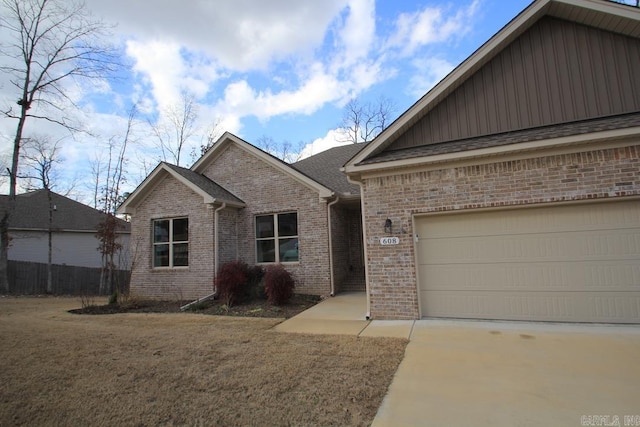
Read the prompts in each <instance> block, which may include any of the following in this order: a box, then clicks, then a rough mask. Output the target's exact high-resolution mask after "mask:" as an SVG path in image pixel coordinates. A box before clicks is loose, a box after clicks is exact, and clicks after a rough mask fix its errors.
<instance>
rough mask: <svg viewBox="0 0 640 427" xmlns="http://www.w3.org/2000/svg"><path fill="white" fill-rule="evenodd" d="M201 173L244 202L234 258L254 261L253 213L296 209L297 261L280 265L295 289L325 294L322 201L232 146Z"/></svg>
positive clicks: (325, 238) (324, 207)
mask: <svg viewBox="0 0 640 427" xmlns="http://www.w3.org/2000/svg"><path fill="white" fill-rule="evenodd" d="M204 175H206V176H208V177H209V178H211V179H212V180H214V181H215V182H217V183H218V184H220V185H222V186H223V187H225V188H226V189H227V190H228V191H230V192H231V193H233V194H235V195H236V196H237V197H239V198H240V199H242V200H243V201H244V202H245V203H246V204H247V207H245V208H243V209H241V210H239V211H238V216H237V236H238V238H237V257H238V259H242V260H244V261H245V262H247V263H248V264H250V265H253V264H255V261H256V253H255V222H254V218H255V216H256V215H260V214H273V213H279V212H293V211H295V212H297V213H298V235H299V262H297V263H285V264H284V266H285V268H286V269H287V270H288V271H290V272H291V273H293V274H294V275H295V277H296V279H297V285H296V286H297V288H296V292H298V293H307V294H319V295H320V294H325V295H326V294H328V293H329V292H330V288H331V282H330V276H329V253H328V247H329V242H328V230H327V204H326V202H324V201H321V200H320V198H319V195H318V193H317V192H316V191H314V190H312V189H310V188H308V187H306V186H304V185H302V184H301V183H299V182H298V181H296V180H295V179H293V178H292V177H290V176H289V175H287V174H285V173H284V172H282V171H280V170H279V169H277V168H275V167H273V166H271V165H269V164H268V163H266V162H265V161H263V160H261V159H259V158H258V157H257V156H254V155H253V154H252V153H249V152H247V151H245V150H243V149H242V148H240V147H238V146H236V145H234V144H231V145H229V146H228V147H227V148H226V149H225V150H224V151H223V152H222V153H220V154H219V156H218V157H217V158H216V159H215V160H214V161H213V162H212V164H210V165H208V166H207V167H206V169H205V170H204ZM221 251H226V249H223V248H221ZM225 256H226V255H225Z"/></svg>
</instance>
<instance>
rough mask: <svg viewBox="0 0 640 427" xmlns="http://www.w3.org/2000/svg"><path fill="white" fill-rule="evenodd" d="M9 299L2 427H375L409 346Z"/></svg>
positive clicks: (0, 309)
mask: <svg viewBox="0 0 640 427" xmlns="http://www.w3.org/2000/svg"><path fill="white" fill-rule="evenodd" d="M79 307H80V300H79V299H78V298H12V297H4V298H2V297H0V342H2V345H1V346H0V360H2V364H1V365H0V366H1V367H0V425H158V424H161V425H200V426H209V425H220V426H232V425H263V426H266V425H368V424H370V423H371V422H372V420H373V417H374V416H375V413H376V411H377V409H378V406H379V405H380V403H381V401H382V398H383V397H384V394H385V392H386V390H387V387H388V386H389V384H390V382H391V379H392V377H393V375H394V373H395V371H396V368H397V366H398V364H399V363H400V361H401V359H402V357H403V354H404V348H405V346H406V341H405V340H399V339H391V338H369V339H367V338H356V337H351V336H318V335H294V334H282V333H276V332H273V331H271V330H270V328H271V327H273V326H274V325H275V324H277V323H279V322H280V321H281V320H280V319H258V318H255V319H254V318H237V317H218V316H205V315H199V314H189V313H171V314H113V315H104V316H87V315H74V314H70V313H67V310H69V309H73V308H79Z"/></svg>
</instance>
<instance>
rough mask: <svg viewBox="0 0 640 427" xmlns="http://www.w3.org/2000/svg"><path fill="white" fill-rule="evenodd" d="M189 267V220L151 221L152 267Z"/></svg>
mask: <svg viewBox="0 0 640 427" xmlns="http://www.w3.org/2000/svg"><path fill="white" fill-rule="evenodd" d="M188 265H189V219H188V218H172V219H158V220H155V221H153V266H154V267H187V266H188Z"/></svg>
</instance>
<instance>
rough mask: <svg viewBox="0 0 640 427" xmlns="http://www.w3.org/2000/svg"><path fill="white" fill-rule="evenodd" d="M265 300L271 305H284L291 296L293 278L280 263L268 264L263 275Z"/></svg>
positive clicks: (293, 285) (293, 287)
mask: <svg viewBox="0 0 640 427" xmlns="http://www.w3.org/2000/svg"><path fill="white" fill-rule="evenodd" d="M264 282H265V284H264V287H265V291H266V293H267V300H268V301H269V303H271V304H273V305H284V304H286V303H287V302H288V301H289V300H290V299H291V297H292V296H293V290H294V289H295V287H296V284H295V280H294V279H293V277H292V276H291V273H289V272H288V271H287V270H285V269H284V267H283V266H282V265H280V264H276V265H270V266H269V267H267V272H266V273H265V277H264Z"/></svg>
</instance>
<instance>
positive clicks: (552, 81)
mask: <svg viewBox="0 0 640 427" xmlns="http://www.w3.org/2000/svg"><path fill="white" fill-rule="evenodd" d="M639 72H640V9H638V8H635V7H630V6H625V5H621V4H615V3H611V2H607V1H602V0H538V1H535V2H534V3H532V4H531V5H530V6H529V7H527V8H526V9H525V10H524V11H523V12H522V13H521V14H520V15H518V16H517V17H516V18H515V19H513V20H512V21H511V22H510V23H508V24H507V25H506V26H505V27H504V28H503V29H502V30H500V31H499V32H498V33H497V34H496V35H495V36H493V37H492V38H491V39H490V40H489V41H488V42H486V43H485V44H484V45H483V46H481V47H480V48H479V49H478V50H477V51H476V52H475V53H473V54H472V55H471V56H470V57H469V58H468V59H466V60H465V61H464V62H463V63H462V64H460V65H459V66H458V67H457V68H455V69H454V70H453V71H452V72H451V73H450V74H449V75H448V76H447V77H446V78H444V79H443V80H442V81H441V82H440V83H439V84H438V85H436V86H435V87H434V88H433V89H432V90H431V91H429V92H428V93H427V94H426V95H425V96H424V97H423V98H421V99H420V100H419V101H418V102H417V103H416V104H415V105H413V106H412V107H411V108H410V109H409V110H407V111H406V112H405V113H404V114H403V115H402V116H401V117H400V118H399V119H398V120H396V121H395V122H394V123H393V124H392V125H391V126H390V127H388V128H387V129H386V130H385V131H384V132H382V133H381V134H380V135H379V136H378V137H377V138H376V139H375V140H374V141H373V142H371V143H370V144H368V145H367V146H366V147H365V148H364V149H363V150H362V151H360V152H359V153H358V154H357V155H356V156H355V157H354V158H353V159H351V160H350V161H349V162H348V163H347V164H346V165H345V168H344V170H345V172H346V173H347V174H348V176H349V177H350V178H351V180H353V181H357V182H359V183H360V186H361V189H362V206H363V207H364V210H363V212H364V223H365V227H364V235H365V241H366V245H365V254H366V259H367V260H368V262H367V267H368V268H367V290H368V296H369V298H368V300H369V309H370V316H371V317H372V318H374V319H417V318H421V317H451V318H482V319H514V320H543V321H577V322H615V323H640V74H639ZM387 219H388V220H389V221H387ZM385 224H386V225H387V227H385ZM385 228H386V229H385ZM392 237H397V238H398V239H386V240H384V241H381V239H382V238H392ZM381 243H397V244H385V245H383V244H381Z"/></svg>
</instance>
